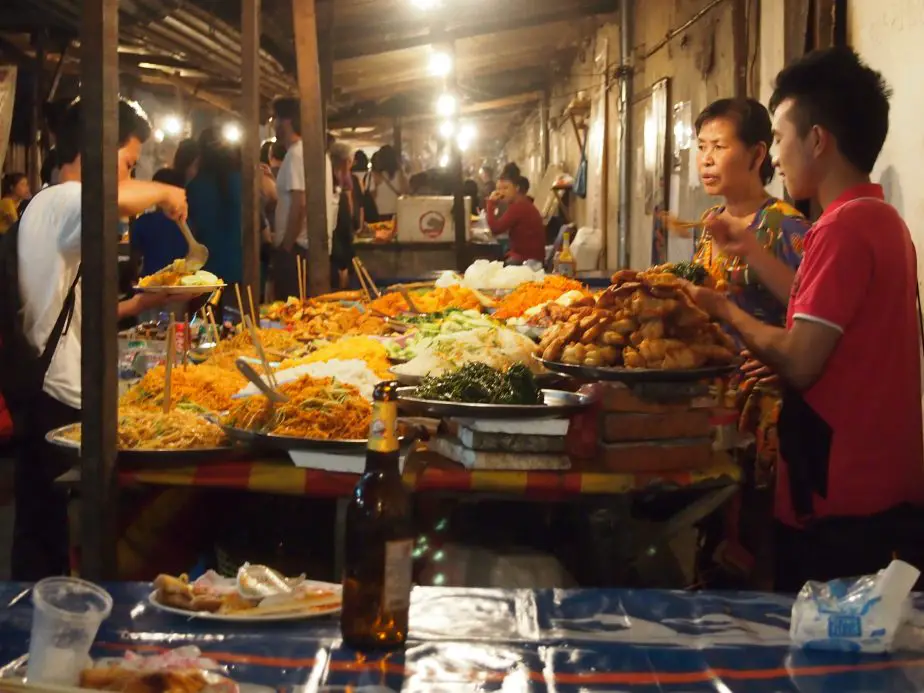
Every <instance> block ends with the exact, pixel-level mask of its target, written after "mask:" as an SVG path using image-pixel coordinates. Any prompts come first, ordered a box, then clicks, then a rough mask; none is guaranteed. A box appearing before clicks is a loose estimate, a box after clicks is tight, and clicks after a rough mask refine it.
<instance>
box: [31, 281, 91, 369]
mask: <svg viewBox="0 0 924 693" xmlns="http://www.w3.org/2000/svg"><path fill="white" fill-rule="evenodd" d="M82 271H83V265H82V264H81V265H78V266H77V275H76V276H75V277H74V281H73V282H72V283H71V288H70V289H68V291H67V295H66V296H65V297H64V305H62V306H61V312H60V313H59V314H58V319H57V320H56V321H55V325H54V327H52V328H51V334H49V335H48V341H47V342H46V343H45V351H43V352H42V355H41V357H40V358H39V367H40V369H41V374H42V377H43V378H44V376H45V374H46V373H48V368H49V367H50V366H51V359H52V358H54V355H55V351H57V349H58V342H60V341H61V336H62V335H63V334H65V333H66V332H67V328H68V327H70V324H71V317H72V316H73V315H74V307H75V304H76V302H77V283H78V282H79V281H80V273H81V272H82Z"/></svg>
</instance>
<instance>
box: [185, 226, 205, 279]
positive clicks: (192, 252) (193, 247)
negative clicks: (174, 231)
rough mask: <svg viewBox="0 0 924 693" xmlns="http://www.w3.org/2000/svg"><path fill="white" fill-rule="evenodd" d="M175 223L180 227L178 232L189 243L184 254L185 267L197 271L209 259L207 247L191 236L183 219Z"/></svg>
mask: <svg viewBox="0 0 924 693" xmlns="http://www.w3.org/2000/svg"><path fill="white" fill-rule="evenodd" d="M177 224H178V225H179V227H180V233H182V234H183V238H185V239H186V243H187V244H188V245H189V252H188V253H187V254H186V259H185V262H186V269H188V270H189V271H190V272H198V271H199V270H201V269H202V268H203V267H205V263H206V262H208V261H209V249H208V248H206V247H205V246H204V245H202V244H201V243H199V241H197V240H196V239H195V238H194V237H193V234H192V231H190V229H189V224H187V223H186V221H185V220H183V221H178V222H177Z"/></svg>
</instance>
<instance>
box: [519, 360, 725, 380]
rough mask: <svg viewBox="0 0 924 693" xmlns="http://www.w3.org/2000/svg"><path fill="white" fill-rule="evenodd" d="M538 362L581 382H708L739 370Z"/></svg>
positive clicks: (716, 367) (711, 367) (717, 367)
mask: <svg viewBox="0 0 924 693" xmlns="http://www.w3.org/2000/svg"><path fill="white" fill-rule="evenodd" d="M536 360H537V361H538V362H539V363H541V364H542V365H543V366H545V367H546V368H547V369H549V370H550V371H553V372H555V373H562V374H563V375H568V376H571V377H572V378H579V379H581V380H609V381H616V382H622V383H665V382H676V383H681V382H682V383H686V382H691V381H696V380H708V379H709V378H716V377H718V376H721V375H727V374H728V373H733V372H735V371H736V370H737V369H738V364H737V363H730V364H726V365H724V366H706V367H705V368H691V369H689V370H662V369H657V368H607V367H595V366H578V365H574V364H570V363H559V362H557V361H546V360H545V359H540V358H538V357H537V358H536Z"/></svg>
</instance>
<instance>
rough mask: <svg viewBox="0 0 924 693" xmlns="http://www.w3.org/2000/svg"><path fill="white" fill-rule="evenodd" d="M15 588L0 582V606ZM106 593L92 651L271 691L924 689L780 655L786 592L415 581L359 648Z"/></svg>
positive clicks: (916, 671) (21, 613)
mask: <svg viewBox="0 0 924 693" xmlns="http://www.w3.org/2000/svg"><path fill="white" fill-rule="evenodd" d="M22 589H23V588H22V586H21V585H14V584H10V583H0V604H3V605H6V604H9V603H10V601H11V600H12V599H13V598H14V597H15V596H16V595H17V594H18V593H20V592H21V590H22ZM109 589H110V592H111V593H112V595H113V596H114V598H115V600H116V607H115V609H114V610H113V614H112V616H111V617H110V618H109V620H108V621H107V622H106V623H105V624H104V625H103V628H102V630H101V632H100V635H99V637H98V639H97V644H96V647H95V651H94V654H95V655H96V656H112V655H114V654H118V653H120V652H123V651H124V650H126V649H134V650H137V651H141V652H144V651H148V652H151V651H157V650H160V649H162V648H173V647H180V646H182V645H187V644H195V645H197V646H198V647H199V648H201V649H202V650H203V651H204V652H205V653H206V654H207V655H209V656H211V657H212V658H214V659H216V660H218V661H219V662H221V663H223V664H225V665H226V666H227V667H228V669H229V673H230V675H231V676H232V677H234V678H235V679H236V680H237V681H238V682H242V683H253V684H261V685H265V686H271V687H274V688H279V689H290V690H291V689H292V688H294V687H295V686H305V688H303V689H300V690H305V691H333V690H343V689H341V688H339V687H341V686H347V685H351V686H373V687H375V686H385V687H387V688H390V689H392V690H396V691H397V690H403V691H447V692H449V691H451V692H455V691H505V692H515V691H548V692H549V693H552V692H554V693H566V692H575V693H576V692H577V691H633V692H634V691H650V692H652V693H654V692H655V691H658V692H662V691H671V692H676V693H680V692H681V691H683V692H685V693H686V692H693V691H721V692H723V693H727V692H728V691H749V692H751V691H754V692H763V691H767V692H768V693H769V692H770V691H787V692H788V691H810V692H812V693H821V692H823V691H832V692H833V691H837V692H838V693H848V692H853V691H855V692H857V693H859V692H861V691H863V692H869V691H901V692H904V691H922V690H924V655H922V654H916V653H912V652H907V653H899V654H893V655H891V656H857V655H849V654H838V653H821V652H806V651H801V650H793V649H790V648H789V635H788V628H789V611H790V606H791V600H790V599H788V598H786V597H780V596H774V595H767V594H758V593H736V594H731V593H729V594H713V593H682V592H658V591H633V590H572V591H535V592H534V591H528V590H523V591H502V590H475V589H451V588H418V589H415V591H414V595H413V607H412V612H411V630H412V633H411V636H412V637H411V640H410V642H409V643H408V646H407V649H406V651H404V652H403V653H392V654H387V655H379V656H376V655H372V656H361V655H359V654H358V653H355V652H352V651H350V650H349V649H346V648H344V647H343V646H342V645H341V643H340V638H339V631H338V624H337V621H336V619H330V618H326V619H321V620H314V621H303V622H300V623H297V624H279V625H261V626H240V625H225V624H215V623H214V622H213V623H208V622H203V621H198V622H197V621H194V620H189V619H185V618H181V617H175V616H171V615H168V614H163V613H160V612H158V611H156V610H154V609H152V608H151V607H150V606H147V605H146V601H145V600H146V597H147V594H148V591H149V589H150V588H149V587H148V586H147V585H139V584H119V585H111V586H109ZM31 618H32V612H31V604H30V602H29V600H28V599H23V600H21V601H20V602H19V603H18V604H16V605H15V606H13V607H12V608H4V611H3V612H2V613H0V657H2V661H3V662H4V663H6V662H10V661H12V660H13V659H15V658H17V657H20V656H22V655H23V654H24V653H25V652H26V651H27V649H28V633H29V626H30V623H31ZM328 687H330V688H328ZM379 690H381V689H379Z"/></svg>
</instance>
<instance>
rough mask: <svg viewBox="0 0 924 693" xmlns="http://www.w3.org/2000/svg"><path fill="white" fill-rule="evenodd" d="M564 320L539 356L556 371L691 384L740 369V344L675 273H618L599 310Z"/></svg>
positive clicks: (570, 313)
mask: <svg viewBox="0 0 924 693" xmlns="http://www.w3.org/2000/svg"><path fill="white" fill-rule="evenodd" d="M659 269H660V268H655V270H659ZM558 316H559V319H558V321H557V322H555V323H554V324H553V325H551V326H550V327H549V329H548V330H546V332H545V334H544V335H543V336H542V340H541V341H540V343H539V347H538V349H537V352H536V357H537V359H538V360H539V362H540V363H542V365H543V366H545V367H546V368H547V369H549V370H550V371H553V372H556V373H563V374H565V375H571V376H574V377H580V378H584V379H588V380H618V381H623V382H644V381H690V380H699V379H703V378H710V377H715V376H718V375H722V374H724V373H729V372H731V371H733V370H734V369H735V368H736V367H737V365H738V349H737V347H736V345H735V342H734V340H733V339H732V338H731V337H730V336H729V335H728V334H727V333H726V332H725V331H724V330H723V329H722V327H721V326H720V325H718V324H717V323H714V322H712V320H711V319H710V317H709V315H708V314H706V313H705V312H704V311H702V310H701V309H700V308H698V307H697V306H696V304H695V303H694V302H693V299H692V298H690V295H689V294H688V293H687V292H686V290H685V289H684V282H683V280H681V279H680V278H679V277H677V275H676V274H673V273H671V272H663V271H653V270H649V271H644V272H636V271H634V270H623V271H620V272H617V273H616V274H615V275H613V277H612V284H611V286H610V287H609V288H607V289H606V290H605V291H604V292H603V293H602V294H600V295H599V296H598V297H597V300H596V303H595V305H594V306H580V307H576V308H571V309H566V310H565V311H560V312H559V314H558Z"/></svg>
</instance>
